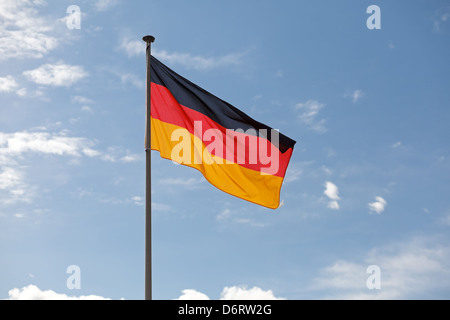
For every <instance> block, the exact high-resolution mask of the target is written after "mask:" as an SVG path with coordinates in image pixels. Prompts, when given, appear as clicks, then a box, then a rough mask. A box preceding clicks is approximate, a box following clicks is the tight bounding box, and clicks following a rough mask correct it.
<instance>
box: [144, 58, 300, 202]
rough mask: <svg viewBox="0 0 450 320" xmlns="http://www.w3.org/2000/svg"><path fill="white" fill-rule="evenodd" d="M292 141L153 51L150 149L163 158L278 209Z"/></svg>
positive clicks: (246, 197)
mask: <svg viewBox="0 0 450 320" xmlns="http://www.w3.org/2000/svg"><path fill="white" fill-rule="evenodd" d="M295 143H296V142H295V141H294V140H292V139H290V138H288V137H287V136H285V135H283V134H281V133H280V132H279V131H277V130H274V129H272V128H271V127H269V126H267V125H264V124H262V123H260V122H258V121H256V120H253V119H252V118H250V117H249V116H248V115H246V114H245V113H244V112H242V111H240V110H238V109H237V108H235V107H233V106H232V105H230V104H229V103H227V102H225V101H223V100H221V99H219V98H217V97H215V96H214V95H212V94H211V93H209V92H207V91H205V90H204V89H202V88H200V87H199V86H197V85H195V84H193V83H192V82H190V81H189V80H187V79H185V78H183V77H182V76H180V75H178V74H177V73H175V72H174V71H172V70H171V69H169V68H168V67H167V66H165V65H164V64H162V63H161V62H160V61H158V60H157V59H156V58H155V57H153V56H152V57H151V149H152V150H156V151H159V152H160V155H161V157H162V158H165V159H169V160H172V161H174V162H177V163H179V164H182V165H185V166H189V167H191V168H195V169H197V170H199V171H200V172H201V173H202V174H203V176H204V177H205V179H206V180H208V181H209V182H210V183H211V184H212V185H214V186H215V187H217V188H218V189H220V190H222V191H224V192H227V193H229V194H231V195H233V196H236V197H239V198H241V199H244V200H247V201H250V202H253V203H256V204H259V205H262V206H265V207H268V208H271V209H276V208H278V207H279V204H280V191H281V186H282V183H283V179H284V176H285V174H286V170H287V166H288V164H289V160H290V158H291V155H292V152H293V148H294V145H295Z"/></svg>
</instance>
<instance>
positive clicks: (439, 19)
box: [433, 6, 450, 32]
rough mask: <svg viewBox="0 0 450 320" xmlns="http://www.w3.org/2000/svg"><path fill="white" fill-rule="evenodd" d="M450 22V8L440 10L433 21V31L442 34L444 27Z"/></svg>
mask: <svg viewBox="0 0 450 320" xmlns="http://www.w3.org/2000/svg"><path fill="white" fill-rule="evenodd" d="M448 21H450V6H447V7H446V8H443V9H441V10H439V11H438V12H437V13H436V14H435V16H434V19H433V31H434V32H440V31H441V29H442V25H443V24H445V23H447V22H448Z"/></svg>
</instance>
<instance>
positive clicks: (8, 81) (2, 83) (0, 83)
mask: <svg viewBox="0 0 450 320" xmlns="http://www.w3.org/2000/svg"><path fill="white" fill-rule="evenodd" d="M18 86H19V85H18V84H17V82H16V80H15V79H14V78H13V77H12V76H6V77H0V92H11V91H14V90H15V89H17V87H18Z"/></svg>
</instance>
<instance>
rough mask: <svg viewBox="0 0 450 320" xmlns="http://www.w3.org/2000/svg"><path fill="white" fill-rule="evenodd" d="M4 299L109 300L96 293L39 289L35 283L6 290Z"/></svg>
mask: <svg viewBox="0 0 450 320" xmlns="http://www.w3.org/2000/svg"><path fill="white" fill-rule="evenodd" d="M6 300H111V299H109V298H104V297H101V296H96V295H88V296H79V297H76V296H68V295H66V294H62V293H56V292H55V291H53V290H41V289H39V288H38V287H37V286H35V285H29V286H26V287H23V288H21V289H18V288H14V289H11V290H9V291H8V298H7V299H6Z"/></svg>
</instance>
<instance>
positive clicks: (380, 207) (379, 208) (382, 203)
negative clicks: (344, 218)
mask: <svg viewBox="0 0 450 320" xmlns="http://www.w3.org/2000/svg"><path fill="white" fill-rule="evenodd" d="M386 205H387V202H386V200H384V199H383V198H382V197H375V202H371V203H369V204H368V206H369V209H370V211H372V212H375V213H378V214H380V213H382V212H383V211H384V209H385V208H386Z"/></svg>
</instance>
